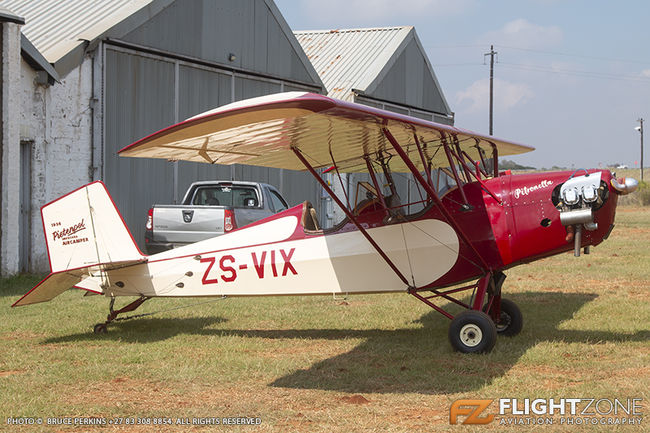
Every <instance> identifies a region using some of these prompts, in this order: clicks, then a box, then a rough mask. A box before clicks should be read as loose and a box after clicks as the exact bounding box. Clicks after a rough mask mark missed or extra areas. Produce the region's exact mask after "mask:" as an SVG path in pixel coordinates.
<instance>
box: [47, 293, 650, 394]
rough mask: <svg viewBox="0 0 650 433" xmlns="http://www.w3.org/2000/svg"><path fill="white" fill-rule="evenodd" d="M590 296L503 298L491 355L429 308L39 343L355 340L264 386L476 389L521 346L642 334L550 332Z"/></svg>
mask: <svg viewBox="0 0 650 433" xmlns="http://www.w3.org/2000/svg"><path fill="white" fill-rule="evenodd" d="M596 297H597V295H595V294H567V293H544V292H529V293H520V294H513V295H511V296H509V298H510V299H511V300H513V301H514V302H516V303H517V304H518V305H519V306H520V307H521V309H522V312H523V314H524V330H523V331H522V333H521V334H519V335H518V336H516V337H513V338H508V337H499V339H498V341H497V345H496V346H495V348H494V349H493V350H492V352H491V353H489V354H484V355H466V354H460V353H456V352H453V351H452V349H451V346H450V344H449V341H448V339H447V330H448V327H449V321H448V320H447V319H445V318H444V317H442V316H441V315H440V314H438V313H436V312H435V311H431V312H428V313H426V314H424V315H423V316H422V317H420V318H419V319H417V320H416V324H418V325H420V326H416V327H414V328H402V329H393V330H391V329H362V330H359V329H356V330H355V329H302V330H300V329H297V330H263V329H260V330H254V329H252V330H251V329H224V328H212V327H211V326H212V325H215V324H219V323H224V322H225V321H226V319H223V318H220V317H202V318H178V319H175V318H147V319H142V320H134V321H127V322H115V323H113V324H111V325H110V326H109V332H108V334H102V335H94V334H93V333H92V331H91V330H90V329H89V331H88V332H87V333H79V334H74V335H68V336H62V337H57V338H50V339H47V340H45V341H43V344H50V343H64V342H82V341H96V340H97V339H102V340H104V339H108V340H116V341H120V342H126V343H149V342H156V341H161V340H165V339H168V338H172V337H175V336H177V335H181V334H188V335H204V336H225V337H228V336H238V337H245V338H260V339H282V340H291V339H300V340H345V339H362V340H363V342H362V343H361V344H359V345H358V346H356V347H355V348H354V349H352V350H351V351H349V352H347V353H343V354H341V355H338V356H334V357H331V358H327V359H324V360H322V361H319V362H316V363H314V364H313V365H311V366H310V367H309V368H307V369H304V370H297V371H295V372H293V373H291V374H288V375H286V376H284V377H280V378H278V379H276V380H275V381H273V382H272V383H271V384H270V385H271V386H275V387H284V388H294V389H320V390H329V391H342V392H350V393H421V394H440V393H458V392H467V391H475V390H478V389H480V388H481V387H483V386H484V385H486V384H489V383H490V382H491V381H493V380H495V379H497V378H499V377H501V376H503V375H504V374H506V373H507V372H508V371H509V370H510V369H511V368H512V367H513V366H514V365H515V364H516V363H517V362H518V361H519V359H520V357H521V356H522V355H523V354H524V353H525V352H526V351H527V350H528V349H530V348H531V347H534V346H535V345H536V344H538V343H541V342H545V341H563V342H568V343H571V342H584V343H593V344H599V343H604V342H625V341H645V340H648V339H649V338H650V333H649V332H648V331H641V332H637V333H634V334H625V333H616V332H605V331H576V330H562V329H558V328H559V325H560V324H561V323H562V322H564V321H566V320H569V319H571V318H572V317H573V316H574V314H575V313H576V312H577V311H578V310H580V309H581V308H582V307H583V306H584V305H586V304H587V303H589V302H590V301H592V300H594V299H595V298H596ZM603 320H604V319H603ZM287 344H288V345H289V344H290V343H287ZM314 355H317V354H314Z"/></svg>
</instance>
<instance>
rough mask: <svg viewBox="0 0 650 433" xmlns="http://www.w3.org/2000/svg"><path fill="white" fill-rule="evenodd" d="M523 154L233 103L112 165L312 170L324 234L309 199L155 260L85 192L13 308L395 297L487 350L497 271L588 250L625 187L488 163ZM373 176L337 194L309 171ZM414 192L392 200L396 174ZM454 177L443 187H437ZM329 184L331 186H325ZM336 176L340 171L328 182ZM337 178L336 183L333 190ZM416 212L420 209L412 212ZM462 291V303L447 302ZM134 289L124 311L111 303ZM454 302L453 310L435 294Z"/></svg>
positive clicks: (502, 329)
mask: <svg viewBox="0 0 650 433" xmlns="http://www.w3.org/2000/svg"><path fill="white" fill-rule="evenodd" d="M531 150H533V148H531V147H528V146H523V145H520V144H516V143H513V142H509V141H505V140H500V139H497V138H494V137H491V136H485V135H481V134H476V133H473V132H470V131H466V130H463V129H459V128H455V127H451V126H446V125H440V124H436V123H432V122H429V121H425V120H421V119H417V118H413V117H408V116H403V115H400V114H396V113H392V112H387V111H382V110H378V109H374V108H371V107H368V106H364V105H358V104H354V103H349V102H343V101H339V100H336V99H331V98H328V97H326V96H322V95H317V94H310V93H297V92H294V93H281V94H276V95H269V96H264V97H260V98H253V99H249V100H245V101H240V102H236V103H233V104H230V105H226V106H223V107H220V108H217V109H215V110H212V111H208V112H206V113H203V114H200V115H197V116H195V117H192V118H190V119H188V120H186V121H184V122H181V123H179V124H177V125H173V126H170V127H168V128H166V129H163V130H161V131H159V132H156V133H155V134H152V135H150V136H148V137H146V138H143V139H141V140H139V141H137V142H136V143H133V144H132V145H130V146H127V147H126V148H124V149H122V150H121V151H120V152H119V153H120V155H122V156H128V157H140V158H163V159H168V160H184V161H195V162H205V163H209V164H249V165H257V166H265V167H274V168H283V169H290V170H305V169H306V170H308V171H309V172H310V173H311V174H312V175H313V176H314V178H315V179H316V180H317V181H318V182H319V183H320V184H321V185H322V187H323V188H324V189H325V191H327V192H328V193H329V194H330V196H331V197H332V199H333V200H334V201H335V202H336V203H337V204H338V205H339V206H340V207H341V209H342V210H343V211H344V212H345V215H346V218H345V219H344V220H343V221H342V222H340V223H339V224H337V225H336V226H335V227H333V228H329V229H321V227H320V224H319V222H318V219H317V217H316V212H315V211H314V209H313V208H312V206H311V204H310V203H309V202H304V203H302V204H300V205H298V206H295V207H293V208H290V209H287V210H285V211H283V212H280V213H277V214H275V215H273V216H271V217H269V218H266V219H264V220H261V221H259V222H256V223H253V224H250V225H248V226H246V227H243V228H240V229H239V230H236V231H234V232H231V233H229V234H226V235H223V236H219V237H216V238H213V239H208V240H205V241H202V242H197V243H195V244H191V245H187V246H184V247H182V248H177V249H173V250H170V251H166V252H162V253H159V254H156V255H152V256H145V255H143V254H142V253H141V252H140V251H139V249H138V247H137V246H136V244H135V242H134V241H133V238H132V237H131V234H130V233H129V231H128V229H127V227H126V225H125V223H124V221H123V220H122V218H121V216H120V214H119V212H118V210H117V208H116V206H115V204H114V203H113V201H112V199H111V198H110V196H109V194H108V191H107V190H106V187H105V186H104V184H103V183H101V182H93V183H90V184H88V185H85V186H83V187H81V188H79V189H77V190H75V191H73V192H71V193H69V194H68V195H65V196H63V197H61V198H59V199H57V200H55V201H53V202H51V203H49V204H47V205H45V206H43V208H42V210H41V212H42V218H43V226H44V230H45V239H46V242H47V249H48V254H49V259H50V267H51V273H50V274H49V275H48V277H47V278H45V279H44V280H43V281H41V282H40V283H39V284H38V285H37V286H36V287H34V288H33V289H32V290H31V291H30V292H28V293H27V294H26V295H24V296H23V297H22V298H20V299H19V300H18V301H17V302H16V303H15V304H14V306H18V305H28V304H33V303H37V302H43V301H49V300H50V299H52V298H54V297H55V296H57V295H59V294H61V293H62V292H64V291H65V290H67V289H69V288H71V287H76V288H80V289H84V290H87V291H90V292H95V293H99V294H103V295H105V296H107V297H110V298H111V308H110V314H109V315H108V318H107V321H106V322H104V323H100V324H98V325H96V326H95V332H106V329H107V325H108V324H109V323H111V322H112V321H113V320H115V319H116V318H117V316H118V315H119V314H121V313H124V312H127V311H133V310H135V309H136V308H137V307H138V306H140V305H141V304H142V303H143V302H144V301H146V300H147V299H150V298H153V297H158V296H164V297H190V296H192V297H194V296H197V297H200V296H261V295H315V294H332V293H334V294H338V293H341V294H353V293H384V292H405V293H408V294H411V295H412V296H414V297H415V298H417V299H419V300H421V301H423V302H425V303H426V304H427V305H429V306H431V307H432V308H434V309H435V310H436V311H438V312H440V313H442V314H443V315H445V316H447V317H448V318H449V319H451V325H450V328H449V339H450V341H451V344H452V346H453V347H454V349H456V350H459V351H461V352H485V351H489V350H491V349H492V347H493V346H494V344H495V341H496V337H497V333H500V334H504V335H515V334H517V333H519V331H520V330H521V328H522V324H523V321H522V316H521V312H520V311H519V309H518V307H517V306H516V305H515V304H514V303H513V302H511V301H508V300H507V299H503V298H502V297H501V289H502V284H503V281H504V279H505V274H504V273H503V271H505V270H506V269H508V268H511V267H513V266H516V265H518V264H521V263H527V262H530V261H533V260H537V259H540V258H543V257H548V256H551V255H554V254H558V253H562V252H565V251H569V250H571V249H574V250H575V254H576V255H579V254H580V250H581V248H585V250H588V249H589V246H591V245H597V244H599V243H601V242H602V241H603V240H604V239H606V238H607V236H608V235H609V233H610V232H611V230H612V228H613V227H614V215H615V211H616V203H617V199H618V196H619V195H622V194H627V193H629V192H631V191H633V190H634V189H636V186H637V182H636V181H635V180H634V179H630V178H628V179H616V178H615V177H614V176H613V175H612V173H611V172H610V171H608V170H590V171H586V170H585V171H584V172H575V173H571V172H554V173H535V174H522V175H511V174H510V173H507V172H506V173H503V172H499V169H498V156H499V155H502V156H503V155H512V154H517V153H522V152H528V151H531ZM324 168H330V169H331V170H332V171H333V172H334V171H335V172H336V173H340V172H354V173H359V172H364V173H368V175H369V176H368V181H367V182H361V183H360V184H359V185H358V186H357V194H356V195H357V196H358V195H359V194H358V192H359V191H362V192H363V193H362V194H361V195H362V198H363V200H360V201H358V202H354V203H351V202H350V200H351V199H352V194H351V191H349V192H346V193H345V194H346V196H345V198H344V199H341V198H340V197H338V196H337V195H336V194H334V193H333V191H332V190H331V187H330V185H329V184H328V183H327V182H325V181H323V179H322V177H321V175H320V174H319V172H318V171H317V170H319V169H324ZM399 172H402V173H409V174H411V175H412V178H413V180H414V182H415V184H416V186H417V190H418V191H419V193H420V194H419V198H418V199H417V200H416V202H415V203H403V202H402V201H403V200H401V199H400V198H399V196H398V192H397V189H396V187H395V183H394V180H393V176H394V175H395V174H396V173H399ZM441 177H445V178H446V179H447V182H449V180H451V184H452V185H453V187H452V188H449V189H447V190H446V191H444V193H443V192H442V189H441V188H440V185H439V181H440V178H441ZM335 179H336V177H335ZM339 179H340V177H339ZM342 184H343V182H341V185H342ZM412 207H417V208H418V209H419V210H418V211H417V212H415V213H409V209H411V208H412ZM468 293H471V296H470V297H469V300H467V299H466V298H461V299H458V298H457V297H456V296H458V295H459V294H460V295H467V294H468ZM117 296H138V299H137V300H136V301H134V302H132V303H131V304H128V305H127V306H126V307H124V308H121V309H119V310H114V309H113V304H114V301H115V297H117ZM439 300H446V301H451V302H453V303H455V304H458V305H460V306H462V307H464V308H465V311H463V312H462V313H460V314H457V315H455V316H453V315H452V314H450V313H449V312H448V311H445V310H444V309H443V308H442V307H441V306H440V305H438V304H436V303H435V301H439Z"/></svg>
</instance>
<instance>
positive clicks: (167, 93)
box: [95, 0, 322, 247]
mask: <svg viewBox="0 0 650 433" xmlns="http://www.w3.org/2000/svg"><path fill="white" fill-rule="evenodd" d="M274 8H275V5H274V4H273V3H272V2H266V1H263V0H247V1H235V0H227V1H219V2H213V1H208V0H204V1H192V2H174V3H172V4H171V5H170V6H169V7H167V8H166V9H164V10H163V11H162V12H160V13H159V14H157V15H156V16H154V17H153V18H151V19H150V20H148V21H147V22H146V23H144V24H143V25H142V26H140V27H139V28H136V29H134V30H133V31H131V32H130V33H128V34H127V35H125V36H124V37H123V38H121V39H120V40H108V41H105V42H103V43H102V44H101V45H100V48H98V54H101V59H99V58H98V60H97V62H98V63H97V64H96V69H101V70H102V71H103V73H102V75H101V77H99V78H98V79H99V83H98V86H97V87H101V88H102V89H103V90H102V92H101V95H96V97H97V98H98V99H102V101H103V106H102V107H101V109H102V110H103V115H102V116H98V117H97V118H96V122H97V123H98V125H97V128H101V130H102V131H103V132H102V136H101V137H97V138H98V139H100V140H101V142H102V143H103V145H102V147H101V155H102V159H103V160H102V161H95V166H96V167H97V172H96V173H95V177H96V178H98V179H103V180H104V181H105V183H106V185H107V187H108V189H109V191H110V192H111V194H112V195H113V198H114V200H115V202H116V204H117V206H118V208H119V209H120V211H121V212H122V213H123V216H124V219H125V221H126V223H127V225H128V226H129V229H130V230H131V231H132V234H133V236H134V238H135V240H136V242H138V243H139V245H140V247H143V246H144V245H143V242H144V220H145V218H146V214H147V209H148V208H149V207H150V206H151V205H153V204H155V203H160V204H167V203H169V204H171V203H178V202H180V200H182V198H183V194H184V192H185V190H186V189H187V187H188V186H189V184H190V183H191V182H194V181H197V180H210V179H237V180H254V181H261V182H268V183H270V184H273V185H275V186H276V187H278V189H279V190H280V191H281V192H282V194H283V195H284V196H285V197H286V199H287V201H288V202H289V204H291V205H294V204H298V203H299V202H302V201H304V200H311V201H312V202H313V203H314V204H315V205H318V203H319V200H318V197H319V196H320V189H319V187H318V184H317V183H316V181H315V180H313V179H312V178H311V176H310V175H309V174H307V173H295V172H294V173H292V172H290V171H288V170H278V169H268V168H263V167H251V166H239V165H238V166H219V165H215V166H210V165H208V164H199V163H189V162H167V161H162V160H145V159H140V158H122V157H118V156H117V151H119V149H121V148H123V147H124V146H127V145H128V144H130V143H132V142H134V141H136V140H138V139H140V138H142V137H145V136H146V135H149V134H151V133H153V132H155V131H157V130H159V129H161V128H164V127H166V126H169V125H171V124H173V123H176V122H179V121H182V120H184V119H186V118H188V117H191V116H193V115H195V114H198V113H201V112H203V111H206V110H209V109H212V108H214V107H217V106H220V105H224V104H227V103H230V102H234V101H238V100H241V99H246V98H251V97H255V96H261V95H265V94H270V93H277V92H283V91H292V90H302V91H311V92H316V93H320V92H322V87H321V84H320V79H319V78H318V76H317V74H316V73H315V71H313V68H309V69H308V68H306V65H305V62H306V63H307V65H309V64H308V61H306V56H305V57H304V60H303V59H301V58H300V56H301V55H302V56H304V53H303V52H302V49H301V48H300V45H299V44H298V43H297V41H295V38H294V37H293V34H292V33H291V32H290V31H289V32H288V34H287V31H286V30H283V28H282V26H281V23H279V22H278V19H281V16H280V18H278V14H279V11H277V9H276V11H275V12H276V13H274V11H273V9H274ZM284 25H286V23H284ZM286 29H288V27H287V28H286ZM96 57H97V56H96ZM100 63H101V64H100ZM100 122H101V125H100V124H99V123H100Z"/></svg>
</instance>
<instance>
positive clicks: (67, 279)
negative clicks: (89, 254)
mask: <svg viewBox="0 0 650 433" xmlns="http://www.w3.org/2000/svg"><path fill="white" fill-rule="evenodd" d="M77 272H78V271H76V272H75V273H69V272H59V273H56V274H50V275H48V276H47V277H45V279H44V280H43V281H41V282H40V283H38V284H37V285H36V287H34V288H33V289H32V290H30V291H29V292H28V293H27V294H25V295H24V296H23V297H22V298H20V299H19V300H18V301H17V302H16V303H14V304H13V305H12V307H18V306H20V305H29V304H37V303H39V302H46V301H49V300H51V299H53V298H55V297H56V296H59V295H60V294H61V293H63V292H65V291H66V290H68V289H69V288H71V287H72V286H74V285H75V284H77V283H78V282H79V281H81V279H82V278H83V276H81V275H78V274H77Z"/></svg>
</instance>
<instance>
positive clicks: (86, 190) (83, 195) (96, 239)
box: [41, 181, 144, 273]
mask: <svg viewBox="0 0 650 433" xmlns="http://www.w3.org/2000/svg"><path fill="white" fill-rule="evenodd" d="M41 215H42V217H43V228H44V230H45V242H46V243H47V252H48V256H49V260H50V268H51V269H52V272H53V273H54V272H60V271H64V270H69V269H78V268H85V267H88V266H93V265H97V264H100V263H102V264H108V263H116V262H131V261H134V260H142V259H144V256H143V255H142V253H141V252H140V250H139V249H138V247H137V245H136V244H135V242H134V240H133V237H132V236H131V233H130V232H129V230H128V229H127V227H126V225H125V224H124V220H123V219H122V217H121V215H120V214H119V212H118V210H117V208H116V207H115V204H114V203H113V200H112V199H111V197H110V195H109V194H108V191H107V190H106V186H105V185H104V184H103V183H102V182H99V181H98V182H93V183H90V184H88V185H85V186H83V187H81V188H79V189H77V190H75V191H73V192H71V193H69V194H67V195H64V196H63V197H61V198H59V199H57V200H54V201H53V202H51V203H48V204H46V205H45V206H43V207H42V208H41Z"/></svg>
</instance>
